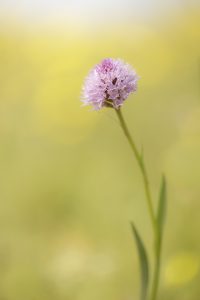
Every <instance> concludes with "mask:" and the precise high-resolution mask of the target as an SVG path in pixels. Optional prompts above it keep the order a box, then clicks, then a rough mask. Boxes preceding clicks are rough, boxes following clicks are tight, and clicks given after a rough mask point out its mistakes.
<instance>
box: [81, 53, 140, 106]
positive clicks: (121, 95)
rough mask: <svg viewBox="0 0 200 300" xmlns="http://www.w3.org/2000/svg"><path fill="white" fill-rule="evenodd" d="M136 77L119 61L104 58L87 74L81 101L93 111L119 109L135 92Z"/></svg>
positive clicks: (128, 67) (133, 72)
mask: <svg viewBox="0 0 200 300" xmlns="http://www.w3.org/2000/svg"><path fill="white" fill-rule="evenodd" d="M138 79H139V78H138V76H137V74H136V72H135V71H134V70H133V69H132V68H131V66H130V65H128V64H126V63H124V62H123V61H122V60H120V59H112V58H106V59H104V60H103V61H102V62H101V63H99V64H98V65H96V66H95V67H94V68H93V69H92V70H91V71H90V73H89V75H88V77H87V78H86V80H85V84H84V87H83V97H82V101H83V103H84V104H85V105H92V106H93V107H94V109H95V110H99V109H101V108H102V107H105V106H108V107H113V108H116V109H119V108H120V107H121V106H122V104H123V102H124V101H125V100H126V99H127V98H128V96H129V94H130V93H132V92H135V91H136V90H137V81H138Z"/></svg>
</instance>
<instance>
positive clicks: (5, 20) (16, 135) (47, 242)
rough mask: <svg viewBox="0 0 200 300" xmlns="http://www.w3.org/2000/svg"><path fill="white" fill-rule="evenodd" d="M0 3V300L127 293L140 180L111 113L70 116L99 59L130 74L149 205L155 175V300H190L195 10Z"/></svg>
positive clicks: (129, 112)
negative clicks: (158, 259) (113, 61)
mask: <svg viewBox="0 0 200 300" xmlns="http://www.w3.org/2000/svg"><path fill="white" fill-rule="evenodd" d="M132 2H134V1H129V0H123V1H122V0H116V1H113V0H110V1H107V2H106V1H105V0H104V1H99V0H98V1H96V2H92V1H90V0H82V1H76V0H74V1H61V0H59V1H53V0H52V1H49V2H47V1H45V0H42V1H33V0H27V1H22V0H18V1H15V0H9V1H0V141H1V146H0V199H1V201H0V299H1V300H55V299H56V300H64V299H65V300H66V299H69V300H72V299H73V300H90V299H91V300H94V299H95V300H102V299H103V300H131V299H134V300H136V299H138V291H139V268H138V257H137V251H136V247H135V244H134V241H133V239H132V235H131V231H130V226H129V221H130V220H134V221H135V223H136V224H137V227H138V229H139V231H140V233H141V235H142V237H143V238H144V240H145V244H146V246H147V247H148V249H151V248H152V245H151V238H152V235H151V228H150V223H149V218H148V214H147V211H146V206H145V201H144V192H143V186H142V181H141V176H140V172H139V170H138V167H137V164H136V162H135V160H134V159H133V157H132V153H131V150H130V149H129V146H128V144H127V142H126V140H125V138H124V136H123V134H122V132H121V129H120V127H119V126H118V123H117V119H116V116H115V114H114V112H113V111H112V110H111V109H105V110H103V111H101V112H92V111H91V110H90V109H89V108H82V107H81V102H80V94H81V88H82V84H83V81H84V78H85V76H86V75H87V73H88V72H89V70H90V68H92V67H93V65H94V64H96V63H98V62H99V61H100V60H101V59H103V58H104V57H113V58H122V59H124V60H125V61H127V62H129V63H130V64H132V65H133V66H134V68H135V69H136V71H137V73H138V74H139V76H140V81H139V88H138V92H137V93H136V94H134V95H132V96H131V97H130V98H129V99H128V100H127V102H126V104H125V105H124V108H123V112H124V115H125V117H126V120H127V122H128V124H129V127H130V130H131V132H132V133H133V136H134V138H135V140H136V141H137V144H138V146H139V147H140V145H143V147H144V152H145V159H146V162H147V167H148V173H149V176H150V181H151V188H152V193H153V195H154V198H155V204H156V200H157V196H158V190H159V183H160V175H161V173H162V172H164V173H165V174H166V176H167V181H168V189H169V191H168V201H169V203H168V219H167V225H166V231H165V242H164V253H163V265H162V278H161V284H160V291H159V299H160V300H161V299H162V300H168V299H170V300H199V299H200V286H199V280H200V275H199V269H200V238H199V230H200V218H199V211H200V5H199V3H198V2H197V1H192V0H191V1H172V0H170V1H162V2H158V1H156V0H154V1H153V0H152V1H147V0H142V1H138V0H137V1H135V2H134V3H132Z"/></svg>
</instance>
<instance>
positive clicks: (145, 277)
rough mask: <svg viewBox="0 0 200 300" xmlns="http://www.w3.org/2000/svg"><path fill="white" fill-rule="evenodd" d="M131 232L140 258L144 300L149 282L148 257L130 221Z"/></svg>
mask: <svg viewBox="0 0 200 300" xmlns="http://www.w3.org/2000/svg"><path fill="white" fill-rule="evenodd" d="M131 226H132V230H133V234H134V237H135V241H136V245H137V250H138V256H139V260H140V274H141V296H140V299H141V300H145V299H146V296H147V290H148V283H149V265H148V257H147V253H146V250H145V247H144V244H143V242H142V240H141V238H140V236H139V234H138V231H137V229H136V227H135V225H134V224H133V223H132V222H131Z"/></svg>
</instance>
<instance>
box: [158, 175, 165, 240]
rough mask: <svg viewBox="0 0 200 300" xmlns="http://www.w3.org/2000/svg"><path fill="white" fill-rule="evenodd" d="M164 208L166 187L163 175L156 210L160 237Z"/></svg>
mask: <svg viewBox="0 0 200 300" xmlns="http://www.w3.org/2000/svg"><path fill="white" fill-rule="evenodd" d="M166 206H167V186H166V179H165V176H164V175H163V176H162V180H161V187H160V195H159V202H158V210H157V224H158V229H159V234H160V237H161V236H162V233H163V227H164V223H165V216H166Z"/></svg>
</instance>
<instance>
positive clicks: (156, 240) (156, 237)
mask: <svg viewBox="0 0 200 300" xmlns="http://www.w3.org/2000/svg"><path fill="white" fill-rule="evenodd" d="M115 111H116V113H117V116H118V118H119V122H120V125H121V128H122V130H123V132H124V134H125V136H126V138H127V140H128V142H129V145H130V147H131V149H132V151H133V153H134V156H135V158H136V161H137V163H138V166H139V168H140V171H141V174H142V178H143V183H144V190H145V194H146V201H147V207H148V212H149V216H150V221H151V224H152V230H153V235H154V245H155V249H154V255H155V265H154V275H153V283H152V290H151V295H150V300H156V298H157V291H158V284H159V274H160V254H161V236H160V233H159V228H158V224H157V219H156V215H155V213H154V209H153V203H152V198H151V192H150V188H149V180H148V176H147V171H146V167H145V163H144V159H143V156H142V154H140V153H139V151H138V149H137V147H136V145H135V142H134V140H133V138H132V136H131V134H130V132H129V130H128V127H127V125H126V122H125V120H124V118H123V115H122V111H121V109H115Z"/></svg>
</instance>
